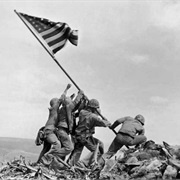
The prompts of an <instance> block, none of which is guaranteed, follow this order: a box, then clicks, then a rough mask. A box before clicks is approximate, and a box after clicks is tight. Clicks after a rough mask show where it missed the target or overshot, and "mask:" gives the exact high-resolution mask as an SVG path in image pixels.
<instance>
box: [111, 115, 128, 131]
mask: <svg viewBox="0 0 180 180" xmlns="http://www.w3.org/2000/svg"><path fill="white" fill-rule="evenodd" d="M125 120H126V117H123V118H119V119H117V120H116V121H115V122H114V123H113V124H112V125H111V126H110V127H109V128H110V129H115V128H116V127H117V126H118V125H120V124H121V123H123V122H124V121H125Z"/></svg>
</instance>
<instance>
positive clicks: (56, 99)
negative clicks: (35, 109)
mask: <svg viewBox="0 0 180 180" xmlns="http://www.w3.org/2000/svg"><path fill="white" fill-rule="evenodd" d="M49 104H50V106H51V107H54V106H55V105H58V104H59V99H58V98H52V99H51V100H50V103H49Z"/></svg>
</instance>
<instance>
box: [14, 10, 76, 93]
mask: <svg viewBox="0 0 180 180" xmlns="http://www.w3.org/2000/svg"><path fill="white" fill-rule="evenodd" d="M14 12H15V13H16V14H17V15H18V17H19V18H20V19H21V20H22V22H23V23H24V24H25V25H26V27H27V28H28V29H29V30H30V31H31V33H32V34H33V35H34V36H35V38H36V39H37V40H38V41H39V42H40V44H41V45H42V46H43V47H44V49H45V50H46V51H47V52H48V54H49V55H50V56H51V57H52V59H53V60H54V61H55V62H56V64H57V65H58V66H59V67H60V68H61V70H62V71H63V72H64V73H65V74H66V76H67V77H68V78H69V79H70V80H71V82H72V83H73V84H74V85H75V86H76V88H77V89H78V90H80V88H79V87H78V85H77V84H76V83H75V82H74V81H73V79H72V78H71V77H70V76H69V74H68V73H67V72H66V71H65V69H64V68H63V67H62V66H61V65H60V63H59V62H58V61H57V60H56V58H55V56H54V55H53V54H52V53H51V52H50V50H49V49H48V48H47V47H46V46H45V45H44V44H43V43H42V42H41V40H40V39H39V37H38V36H37V35H36V34H35V33H34V32H33V30H32V29H31V28H30V27H29V26H28V24H27V23H26V22H25V21H24V19H23V18H22V17H21V16H20V15H19V13H18V12H17V11H16V10H14Z"/></svg>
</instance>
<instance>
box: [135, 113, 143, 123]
mask: <svg viewBox="0 0 180 180" xmlns="http://www.w3.org/2000/svg"><path fill="white" fill-rule="evenodd" d="M135 119H137V120H138V121H139V122H140V123H141V124H142V125H144V123H145V118H144V117H143V116H142V115H141V114H138V115H137V116H136V117H135Z"/></svg>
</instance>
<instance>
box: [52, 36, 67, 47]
mask: <svg viewBox="0 0 180 180" xmlns="http://www.w3.org/2000/svg"><path fill="white" fill-rule="evenodd" d="M66 41H67V40H66V39H64V40H63V41H61V42H58V43H56V44H54V45H52V46H51V48H52V50H54V49H56V48H58V47H63V46H64V45H65V43H66Z"/></svg>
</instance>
